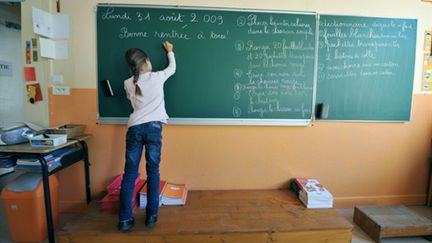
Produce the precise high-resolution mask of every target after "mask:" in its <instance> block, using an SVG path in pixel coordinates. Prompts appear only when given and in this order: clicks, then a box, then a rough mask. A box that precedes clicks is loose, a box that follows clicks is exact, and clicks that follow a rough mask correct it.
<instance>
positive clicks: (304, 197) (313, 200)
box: [290, 178, 333, 208]
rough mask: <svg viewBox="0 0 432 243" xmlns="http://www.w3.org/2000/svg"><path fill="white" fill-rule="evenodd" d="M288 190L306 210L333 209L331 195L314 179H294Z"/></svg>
mask: <svg viewBox="0 0 432 243" xmlns="http://www.w3.org/2000/svg"><path fill="white" fill-rule="evenodd" d="M290 189H291V191H293V192H294V194H296V196H297V197H298V198H299V199H300V201H301V202H302V203H303V204H304V205H306V207H307V208H332V207H333V195H332V194H331V193H330V192H329V191H328V190H327V189H326V188H325V187H324V186H323V185H321V184H320V183H319V181H318V180H316V179H304V178H294V179H293V180H292V181H291V183H290Z"/></svg>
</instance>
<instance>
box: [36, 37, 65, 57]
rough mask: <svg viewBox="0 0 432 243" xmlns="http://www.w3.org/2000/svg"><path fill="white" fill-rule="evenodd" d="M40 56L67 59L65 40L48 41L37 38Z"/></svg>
mask: <svg viewBox="0 0 432 243" xmlns="http://www.w3.org/2000/svg"><path fill="white" fill-rule="evenodd" d="M39 44H40V52H41V53H40V55H41V57H47V58H52V59H67V58H68V57H69V54H68V45H67V41H66V40H50V39H46V38H42V37H39Z"/></svg>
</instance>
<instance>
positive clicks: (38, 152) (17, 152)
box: [0, 135, 91, 243]
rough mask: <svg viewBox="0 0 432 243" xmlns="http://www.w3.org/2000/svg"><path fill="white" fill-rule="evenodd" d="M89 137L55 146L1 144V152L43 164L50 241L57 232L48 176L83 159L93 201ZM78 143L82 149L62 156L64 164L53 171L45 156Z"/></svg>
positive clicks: (86, 185) (87, 185)
mask: <svg viewBox="0 0 432 243" xmlns="http://www.w3.org/2000/svg"><path fill="white" fill-rule="evenodd" d="M88 138H90V136H89V135H84V136H81V137H77V138H74V139H69V140H68V141H67V142H66V143H65V144H61V145H59V146H55V147H33V146H30V144H29V143H25V144H17V145H9V146H0V154H3V155H14V156H16V157H18V158H23V157H25V158H35V159H38V160H39V162H40V164H41V165H42V166H41V167H42V180H43V188H44V200H45V214H46V219H47V227H48V239H49V242H50V243H54V242H55V234H54V225H53V218H52V209H51V195H50V185H49V179H48V177H49V176H50V175H53V174H55V173H57V172H59V171H61V170H63V169H66V168H68V167H69V166H71V165H73V164H75V163H77V162H79V161H81V160H82V161H83V162H84V172H85V190H86V199H87V204H89V203H90V202H91V190H90V161H89V157H88V147H87V143H86V142H85V140H86V139H88ZM77 144H78V145H79V146H80V148H81V149H79V150H78V151H75V152H72V153H71V154H70V156H69V154H68V155H65V156H64V158H62V160H61V164H62V165H61V166H60V167H58V168H55V169H53V170H52V171H49V170H48V164H47V161H46V160H45V158H44V156H45V155H46V154H49V153H51V152H53V151H56V150H58V149H61V148H65V147H69V146H76V145H77Z"/></svg>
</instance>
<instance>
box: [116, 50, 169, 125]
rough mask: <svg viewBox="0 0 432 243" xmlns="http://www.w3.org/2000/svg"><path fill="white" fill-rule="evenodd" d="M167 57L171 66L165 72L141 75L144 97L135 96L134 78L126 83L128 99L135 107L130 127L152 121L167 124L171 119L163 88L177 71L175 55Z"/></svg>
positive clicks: (140, 81) (140, 83)
mask: <svg viewBox="0 0 432 243" xmlns="http://www.w3.org/2000/svg"><path fill="white" fill-rule="evenodd" d="M167 56H168V61H169V64H168V66H167V67H166V68H165V69H164V70H162V71H158V72H148V73H144V74H140V76H139V78H138V81H137V84H138V86H139V87H140V89H141V93H142V95H136V94H135V84H134V82H133V77H130V78H129V79H127V80H125V81H124V89H125V90H126V95H127V98H128V99H129V100H130V102H131V104H132V107H133V112H132V114H131V115H130V116H129V121H128V127H131V126H134V125H138V124H142V123H146V122H151V121H161V122H163V123H166V122H167V120H168V118H169V117H168V114H167V113H166V110H165V100H164V90H163V87H164V83H165V81H166V80H167V79H168V78H169V77H170V76H171V75H173V74H174V73H175V70H176V62H175V57H174V53H173V52H169V53H168V54H167Z"/></svg>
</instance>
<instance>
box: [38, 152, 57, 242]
mask: <svg viewBox="0 0 432 243" xmlns="http://www.w3.org/2000/svg"><path fill="white" fill-rule="evenodd" d="M38 159H39V162H40V163H41V165H42V181H43V187H44V199H45V214H46V220H47V227H48V240H49V242H50V243H54V242H55V236H54V224H53V218H52V211H51V196H50V186H49V175H48V165H47V162H46V160H45V158H44V157H43V156H39V158H38Z"/></svg>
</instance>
